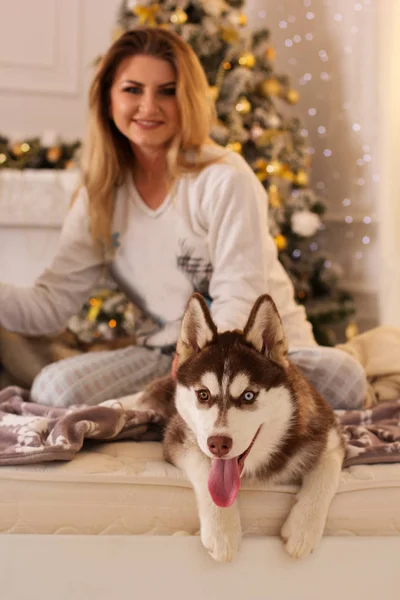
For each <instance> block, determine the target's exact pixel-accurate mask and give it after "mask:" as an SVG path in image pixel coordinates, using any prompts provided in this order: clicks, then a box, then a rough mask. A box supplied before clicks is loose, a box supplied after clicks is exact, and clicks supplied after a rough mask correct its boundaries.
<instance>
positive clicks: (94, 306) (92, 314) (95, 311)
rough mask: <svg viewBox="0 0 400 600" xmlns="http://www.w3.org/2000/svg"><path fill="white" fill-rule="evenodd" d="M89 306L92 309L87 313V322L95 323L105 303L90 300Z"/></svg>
mask: <svg viewBox="0 0 400 600" xmlns="http://www.w3.org/2000/svg"><path fill="white" fill-rule="evenodd" d="M89 304H90V308H89V310H88V312H87V320H88V321H89V322H90V323H94V322H95V320H96V319H97V317H98V315H99V312H100V309H101V306H102V304H103V301H102V300H98V299H97V298H90V300H89Z"/></svg>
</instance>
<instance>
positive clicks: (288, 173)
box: [280, 165, 295, 181]
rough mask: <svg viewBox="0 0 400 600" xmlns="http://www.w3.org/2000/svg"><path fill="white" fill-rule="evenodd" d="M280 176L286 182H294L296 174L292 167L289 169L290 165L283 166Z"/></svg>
mask: <svg viewBox="0 0 400 600" xmlns="http://www.w3.org/2000/svg"><path fill="white" fill-rule="evenodd" d="M280 176H281V177H282V179H285V180H286V181H294V178H295V174H294V173H293V171H292V170H291V169H290V167H288V165H284V166H283V169H282V171H281V173H280Z"/></svg>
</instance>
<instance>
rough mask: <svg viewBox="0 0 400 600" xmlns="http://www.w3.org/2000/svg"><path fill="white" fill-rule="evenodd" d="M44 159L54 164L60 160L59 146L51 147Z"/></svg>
mask: <svg viewBox="0 0 400 600" xmlns="http://www.w3.org/2000/svg"><path fill="white" fill-rule="evenodd" d="M46 158H47V160H48V161H49V162H51V163H56V162H57V161H59V160H60V158H61V148H60V147H59V146H53V147H52V148H49V149H48V150H47V152H46Z"/></svg>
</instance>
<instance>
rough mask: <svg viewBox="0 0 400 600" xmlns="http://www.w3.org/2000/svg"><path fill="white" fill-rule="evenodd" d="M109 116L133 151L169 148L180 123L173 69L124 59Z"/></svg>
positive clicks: (140, 59)
mask: <svg viewBox="0 0 400 600" xmlns="http://www.w3.org/2000/svg"><path fill="white" fill-rule="evenodd" d="M110 115H111V117H112V119H113V121H114V123H115V126H116V127H117V128H118V129H119V131H120V132H121V133H122V134H123V135H125V136H126V137H127V138H128V139H129V140H130V142H131V144H132V146H133V149H134V148H135V146H136V147H140V148H141V149H142V150H144V151H146V150H150V151H154V150H159V149H161V148H162V147H166V146H168V144H169V142H170V141H171V140H172V138H173V137H174V136H175V134H176V133H177V131H178V129H179V122H180V119H179V109H178V104H177V100H176V75H175V71H174V69H173V67H172V65H171V64H170V63H169V62H167V61H165V60H161V59H159V58H154V57H152V56H145V55H136V56H131V57H127V58H125V59H124V60H123V61H122V62H121V64H120V66H119V68H118V69H117V72H116V74H115V78H114V81H113V83H112V86H111V94H110Z"/></svg>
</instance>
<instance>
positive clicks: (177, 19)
mask: <svg viewBox="0 0 400 600" xmlns="http://www.w3.org/2000/svg"><path fill="white" fill-rule="evenodd" d="M187 20H188V16H187V14H186V13H185V11H184V10H183V9H182V8H177V9H176V11H175V12H174V13H172V15H171V18H170V21H171V23H173V24H174V25H183V24H184V23H186V21H187Z"/></svg>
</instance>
